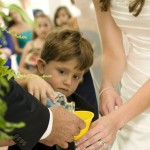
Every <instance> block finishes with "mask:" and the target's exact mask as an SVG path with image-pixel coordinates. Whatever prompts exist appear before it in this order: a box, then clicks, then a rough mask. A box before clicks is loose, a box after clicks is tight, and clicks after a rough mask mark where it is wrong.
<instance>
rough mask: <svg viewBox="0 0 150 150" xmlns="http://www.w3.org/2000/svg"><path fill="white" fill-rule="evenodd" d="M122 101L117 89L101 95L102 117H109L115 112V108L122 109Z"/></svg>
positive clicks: (100, 108)
mask: <svg viewBox="0 0 150 150" xmlns="http://www.w3.org/2000/svg"><path fill="white" fill-rule="evenodd" d="M121 105H122V100H121V97H120V96H119V94H118V93H117V92H116V91H115V89H114V90H113V89H108V90H106V91H104V92H103V93H102V94H101V95H100V103H99V111H100V114H101V115H107V114H109V113H110V112H112V111H114V110H115V107H116V106H117V107H120V106H121Z"/></svg>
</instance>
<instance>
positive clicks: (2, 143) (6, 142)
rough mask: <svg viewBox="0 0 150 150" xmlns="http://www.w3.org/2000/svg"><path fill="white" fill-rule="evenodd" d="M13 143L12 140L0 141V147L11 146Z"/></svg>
mask: <svg viewBox="0 0 150 150" xmlns="http://www.w3.org/2000/svg"><path fill="white" fill-rule="evenodd" d="M14 144H15V142H14V141H13V140H6V141H2V140H1V141H0V147H3V146H12V145H14Z"/></svg>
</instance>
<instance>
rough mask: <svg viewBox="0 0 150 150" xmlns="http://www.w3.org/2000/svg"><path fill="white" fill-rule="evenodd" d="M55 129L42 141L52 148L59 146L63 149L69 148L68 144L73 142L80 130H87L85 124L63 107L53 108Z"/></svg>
mask: <svg viewBox="0 0 150 150" xmlns="http://www.w3.org/2000/svg"><path fill="white" fill-rule="evenodd" d="M51 111H52V113H53V127H52V131H51V133H50V135H49V136H48V137H47V138H46V139H44V140H41V143H43V144H45V145H48V146H52V145H55V144H57V145H59V146H60V147H62V148H67V147H68V142H72V141H73V136H75V135H78V134H79V133H80V130H81V129H83V128H85V122H84V121H83V120H81V119H80V118H78V117H77V116H76V115H74V114H73V113H71V112H69V111H67V110H65V109H64V108H63V107H61V106H59V107H52V108H51Z"/></svg>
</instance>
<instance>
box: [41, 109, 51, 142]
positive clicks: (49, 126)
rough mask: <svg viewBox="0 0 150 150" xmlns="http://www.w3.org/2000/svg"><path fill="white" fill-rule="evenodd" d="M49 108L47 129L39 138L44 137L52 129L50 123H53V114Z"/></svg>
mask: <svg viewBox="0 0 150 150" xmlns="http://www.w3.org/2000/svg"><path fill="white" fill-rule="evenodd" d="M48 110H49V113H50V117H49V123H48V126H47V129H46V131H45V133H44V134H43V136H42V137H41V140H42V139H45V138H46V137H47V136H48V135H49V134H50V133H51V131H52V125H53V114H52V112H51V110H50V109H48Z"/></svg>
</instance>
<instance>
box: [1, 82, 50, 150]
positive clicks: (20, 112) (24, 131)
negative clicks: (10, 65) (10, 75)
mask: <svg viewBox="0 0 150 150" xmlns="http://www.w3.org/2000/svg"><path fill="white" fill-rule="evenodd" d="M9 84H10V91H9V93H6V94H5V96H4V97H3V100H4V101H5V102H6V103H7V106H8V110H7V112H6V115H5V118H6V120H7V121H9V122H16V123H17V122H20V121H22V122H24V123H25V124H26V125H25V127H23V128H20V129H15V130H14V131H13V132H11V133H10V135H13V136H14V141H15V142H16V144H17V145H18V146H19V147H20V148H21V149H22V150H31V149H32V147H34V146H35V145H36V143H37V142H38V141H39V139H40V138H41V136H42V135H43V133H44V132H45V130H46V129H47V126H48V123H49V119H50V114H49V110H48V108H47V107H45V106H44V105H43V104H41V103H40V102H39V101H38V100H37V99H36V98H35V97H33V96H32V95H31V94H30V93H28V92H27V91H26V90H24V89H23V88H22V87H21V86H20V85H18V84H17V82H15V81H14V80H9Z"/></svg>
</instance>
